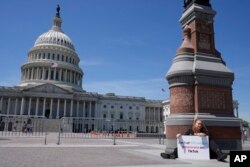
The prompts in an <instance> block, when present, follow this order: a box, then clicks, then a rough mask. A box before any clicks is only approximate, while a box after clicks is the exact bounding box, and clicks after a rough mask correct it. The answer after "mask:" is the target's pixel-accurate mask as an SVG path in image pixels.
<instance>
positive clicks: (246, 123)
mask: <svg viewBox="0 0 250 167" xmlns="http://www.w3.org/2000/svg"><path fill="white" fill-rule="evenodd" d="M240 122H241V125H242V126H243V127H248V128H249V124H250V123H249V122H248V121H245V120H243V119H241V121H240Z"/></svg>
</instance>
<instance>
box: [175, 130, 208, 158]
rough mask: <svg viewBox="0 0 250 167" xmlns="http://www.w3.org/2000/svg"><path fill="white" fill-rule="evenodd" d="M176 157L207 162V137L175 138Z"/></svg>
mask: <svg viewBox="0 0 250 167" xmlns="http://www.w3.org/2000/svg"><path fill="white" fill-rule="evenodd" d="M177 149H178V157H179V158H183V159H203V160H209V159H210V156H209V140H208V136H184V135H182V136H180V137H178V138H177Z"/></svg>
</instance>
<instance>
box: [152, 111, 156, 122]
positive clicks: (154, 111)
mask: <svg viewBox="0 0 250 167" xmlns="http://www.w3.org/2000/svg"><path fill="white" fill-rule="evenodd" d="M153 111H154V122H155V121H156V116H155V107H154V108H153Z"/></svg>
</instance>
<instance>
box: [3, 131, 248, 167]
mask: <svg viewBox="0 0 250 167" xmlns="http://www.w3.org/2000/svg"><path fill="white" fill-rule="evenodd" d="M44 141H45V140H44V138H28V137H26V138H8V137H1V136H0V167H16V166H18V167H72V166H74V167H84V166H86V167H87V166H90V167H102V166H103V167H163V166H168V167H211V166H213V167H228V166H229V158H228V159H227V162H218V161H217V160H214V159H212V160H203V161H201V160H199V161H198V160H195V161H192V160H183V159H176V160H166V159H162V158H161V157H160V153H161V152H163V151H164V149H165V146H164V145H163V144H159V140H158V139H117V140H116V145H113V144H114V141H113V140H112V139H61V144H60V145H58V144H56V143H57V141H58V139H57V134H49V135H48V138H47V139H46V143H47V144H46V145H45V144H44V143H45V142H44ZM244 149H247V150H250V141H246V142H245V144H244Z"/></svg>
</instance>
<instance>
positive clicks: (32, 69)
mask: <svg viewBox="0 0 250 167" xmlns="http://www.w3.org/2000/svg"><path fill="white" fill-rule="evenodd" d="M33 75H34V68H31V78H30V79H32V80H33V79H34V78H33Z"/></svg>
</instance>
